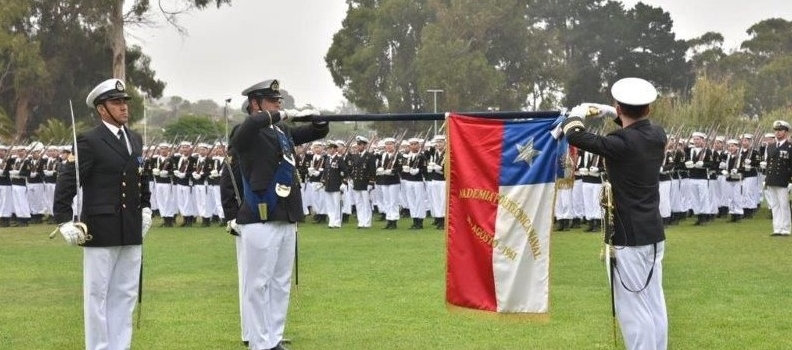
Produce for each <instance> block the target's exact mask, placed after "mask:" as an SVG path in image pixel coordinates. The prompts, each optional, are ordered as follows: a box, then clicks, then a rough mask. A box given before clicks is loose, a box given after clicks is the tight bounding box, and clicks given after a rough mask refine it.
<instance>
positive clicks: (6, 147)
mask: <svg viewBox="0 0 792 350" xmlns="http://www.w3.org/2000/svg"><path fill="white" fill-rule="evenodd" d="M0 149H6V150H7V149H8V146H6V145H0Z"/></svg>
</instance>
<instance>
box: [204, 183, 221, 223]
mask: <svg viewBox="0 0 792 350" xmlns="http://www.w3.org/2000/svg"><path fill="white" fill-rule="evenodd" d="M206 193H207V196H208V197H209V203H208V204H207V205H209V206H211V207H212V215H217V216H219V217H220V219H225V215H223V201H222V198H221V197H220V186H219V185H208V186H206Z"/></svg>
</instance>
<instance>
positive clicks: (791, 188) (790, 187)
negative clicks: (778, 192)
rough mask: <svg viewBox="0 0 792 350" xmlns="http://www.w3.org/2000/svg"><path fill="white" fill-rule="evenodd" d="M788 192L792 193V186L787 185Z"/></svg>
mask: <svg viewBox="0 0 792 350" xmlns="http://www.w3.org/2000/svg"><path fill="white" fill-rule="evenodd" d="M787 191H788V192H792V184H789V185H787Z"/></svg>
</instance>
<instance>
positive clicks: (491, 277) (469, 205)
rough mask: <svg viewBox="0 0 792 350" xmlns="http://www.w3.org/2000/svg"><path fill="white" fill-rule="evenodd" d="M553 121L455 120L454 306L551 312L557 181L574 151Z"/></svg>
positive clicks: (449, 285)
mask: <svg viewBox="0 0 792 350" xmlns="http://www.w3.org/2000/svg"><path fill="white" fill-rule="evenodd" d="M553 123H554V120H553V119H533V120H528V119H523V120H495V119H484V118H473V117H466V116H461V115H454V114H452V115H451V116H450V117H449V118H448V145H449V155H450V157H449V163H450V164H449V169H450V172H449V174H450V175H449V177H448V191H449V193H448V196H449V200H448V216H447V217H448V230H447V241H448V242H447V243H448V251H447V266H446V269H447V270H446V301H447V302H448V303H449V304H451V305H455V306H461V307H465V308H471V309H478V310H487V311H494V312H499V313H537V314H545V313H547V312H548V307H549V302H548V288H549V263H550V232H551V230H552V224H553V207H554V200H555V185H554V183H555V180H556V178H557V177H559V175H563V168H562V167H561V166H560V163H559V160H560V159H564V158H563V156H564V154H562V152H564V151H565V150H566V149H567V145H566V142H565V141H563V140H557V139H555V138H553V136H552V135H551V133H550V130H551V129H552V128H553Z"/></svg>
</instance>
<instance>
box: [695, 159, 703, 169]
mask: <svg viewBox="0 0 792 350" xmlns="http://www.w3.org/2000/svg"><path fill="white" fill-rule="evenodd" d="M695 167H696V169H701V168H703V167H704V161H703V160H700V161H698V162H696V165H695Z"/></svg>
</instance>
